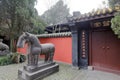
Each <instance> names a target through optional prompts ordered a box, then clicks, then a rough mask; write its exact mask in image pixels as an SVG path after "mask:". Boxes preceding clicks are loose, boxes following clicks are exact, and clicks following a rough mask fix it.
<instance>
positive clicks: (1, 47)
mask: <svg viewBox="0 0 120 80" xmlns="http://www.w3.org/2000/svg"><path fill="white" fill-rule="evenodd" d="M2 41H3V39H0V56H4V55H7V54H9V53H10V51H9V47H8V45H6V44H4V43H2Z"/></svg>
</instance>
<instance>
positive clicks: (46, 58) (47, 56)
mask: <svg viewBox="0 0 120 80" xmlns="http://www.w3.org/2000/svg"><path fill="white" fill-rule="evenodd" d="M48 58H49V55H48V54H47V53H45V62H47V61H48Z"/></svg>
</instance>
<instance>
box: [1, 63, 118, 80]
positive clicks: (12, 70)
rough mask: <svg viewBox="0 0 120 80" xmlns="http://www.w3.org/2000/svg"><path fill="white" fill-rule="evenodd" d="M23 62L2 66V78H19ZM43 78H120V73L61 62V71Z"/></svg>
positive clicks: (85, 79) (14, 79)
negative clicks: (77, 68)
mask: <svg viewBox="0 0 120 80" xmlns="http://www.w3.org/2000/svg"><path fill="white" fill-rule="evenodd" d="M24 64H25V63H22V64H13V65H8V66H0V80H17V70H18V69H19V68H20V67H22V66H23V65H24ZM43 80H120V75H116V74H112V73H107V72H101V71H90V70H75V69H72V68H71V66H70V65H66V64H60V71H59V72H57V73H55V74H53V75H50V76H48V77H46V78H44V79H43Z"/></svg>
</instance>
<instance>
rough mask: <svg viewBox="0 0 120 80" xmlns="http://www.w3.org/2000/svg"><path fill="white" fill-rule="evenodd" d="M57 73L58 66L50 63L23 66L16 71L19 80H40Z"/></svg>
mask: <svg viewBox="0 0 120 80" xmlns="http://www.w3.org/2000/svg"><path fill="white" fill-rule="evenodd" d="M58 71H59V65H58V64H56V63H55V62H52V63H44V62H42V63H39V64H38V66H27V65H26V66H24V67H23V68H21V69H19V70H18V79H19V80H40V79H42V78H44V77H46V76H48V75H50V74H52V73H55V72H58Z"/></svg>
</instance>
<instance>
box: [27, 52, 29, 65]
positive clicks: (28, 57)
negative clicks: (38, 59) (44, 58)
mask: <svg viewBox="0 0 120 80" xmlns="http://www.w3.org/2000/svg"><path fill="white" fill-rule="evenodd" d="M27 58H28V59H27V62H28V64H27V65H28V66H29V65H30V54H28V55H27Z"/></svg>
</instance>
